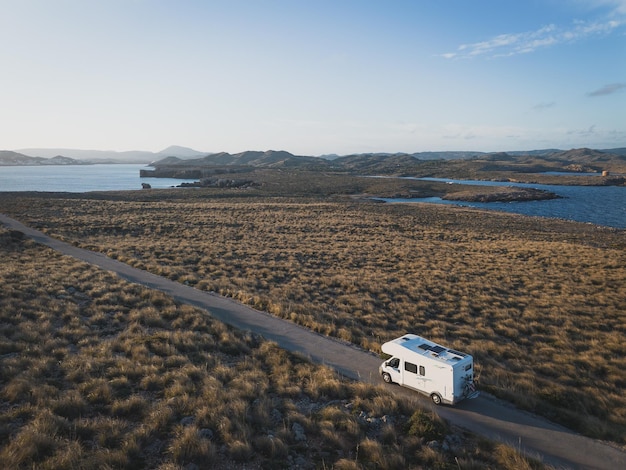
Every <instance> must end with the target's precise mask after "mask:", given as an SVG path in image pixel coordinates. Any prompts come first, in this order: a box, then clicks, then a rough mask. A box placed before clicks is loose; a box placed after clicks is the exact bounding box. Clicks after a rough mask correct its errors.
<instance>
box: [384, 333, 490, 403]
mask: <svg viewBox="0 0 626 470" xmlns="http://www.w3.org/2000/svg"><path fill="white" fill-rule="evenodd" d="M381 348H382V350H383V352H384V353H385V354H388V355H390V356H391V358H390V359H388V360H386V361H385V362H383V363H382V364H381V366H380V373H381V375H382V377H383V380H384V381H385V382H387V383H392V382H393V383H397V384H400V385H403V386H405V387H409V388H412V389H414V390H417V391H418V392H421V393H423V394H425V395H429V396H430V398H431V399H432V401H433V402H434V403H435V404H437V405H439V404H441V403H446V404H449V405H454V404H455V403H458V402H460V401H461V400H463V399H465V398H476V397H477V396H478V394H479V392H477V391H476V388H475V386H474V359H473V358H472V356H470V355H469V354H465V353H462V352H459V351H455V350H453V349H448V348H445V347H443V346H440V345H438V344H436V343H433V342H432V341H428V340H427V339H424V338H422V337H421V336H417V335H411V334H407V335H404V336H402V337H400V338H397V339H394V340H393V341H389V342H387V343H384V344H383V345H382V346H381Z"/></svg>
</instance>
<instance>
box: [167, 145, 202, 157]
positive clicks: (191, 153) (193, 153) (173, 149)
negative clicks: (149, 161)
mask: <svg viewBox="0 0 626 470" xmlns="http://www.w3.org/2000/svg"><path fill="white" fill-rule="evenodd" d="M206 154H207V152H198V151H197V150H194V149H192V148H189V147H181V146H180V145H170V146H169V147H168V148H166V149H163V150H161V151H160V152H157V155H162V156H164V157H179V158H195V157H199V156H201V155H206Z"/></svg>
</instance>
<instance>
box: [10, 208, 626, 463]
mask: <svg viewBox="0 0 626 470" xmlns="http://www.w3.org/2000/svg"><path fill="white" fill-rule="evenodd" d="M0 223H2V224H4V225H5V226H6V227H7V228H9V229H11V230H18V231H20V232H22V233H24V234H25V235H26V236H28V237H30V238H32V239H33V240H35V241H36V242H38V243H40V244H42V245H46V246H48V247H50V248H52V249H54V250H57V251H59V252H61V253H63V254H65V255H69V256H72V257H74V258H77V259H80V260H82V261H85V262H87V263H90V264H93V265H95V266H98V267H100V268H102V269H105V270H107V271H111V272H113V273H115V274H117V275H118V276H120V277H122V278H124V279H126V280H128V281H131V282H134V283H138V284H142V285H144V286H147V287H149V288H152V289H157V290H160V291H162V292H165V293H167V294H169V295H171V296H172V297H174V298H175V299H176V300H177V301H179V302H182V303H186V304H190V305H194V306H196V307H199V308H201V309H204V310H206V311H207V312H208V313H209V314H210V315H211V316H213V317H214V318H216V319H218V320H220V321H222V322H224V323H226V324H228V325H231V326H233V327H235V328H238V329H241V330H248V331H252V332H255V333H258V334H260V335H262V336H263V337H264V338H266V339H269V340H271V341H275V342H276V343H277V344H278V345H279V346H280V347H282V348H284V349H287V350H289V351H292V352H297V353H300V354H302V355H304V356H306V357H308V358H310V359H311V360H312V361H314V362H317V363H321V364H326V365H327V366H329V367H332V368H334V369H335V370H337V371H338V372H339V373H340V374H342V375H344V376H346V377H348V378H351V379H356V380H361V381H364V382H368V383H372V384H378V385H380V384H384V382H382V380H381V379H380V377H379V376H378V366H379V365H380V363H381V360H380V359H379V358H378V357H377V356H375V355H374V354H371V353H368V352H365V351H363V350H361V349H358V348H356V347H355V346H353V345H350V344H347V343H342V342H340V341H338V340H335V339H332V338H328V337H325V336H322V335H320V334H317V333H314V332H312V331H310V330H308V329H306V328H303V327H301V326H298V325H296V324H294V323H291V322H289V321H286V320H282V319H280V318H278V317H275V316H272V315H270V314H267V313H265V312H260V311H258V310H254V309H252V308H250V307H247V306H245V305H242V304H240V303H238V302H236V301H234V300H231V299H227V298H224V297H220V296H218V295H216V294H212V293H209V292H203V291H200V290H197V289H194V288H193V287H189V286H185V285H183V284H180V283H178V282H175V281H170V280H168V279H166V278H163V277H161V276H157V275H155V274H151V273H149V272H147V271H143V270H140V269H136V268H133V267H131V266H128V265H127V264H124V263H121V262H119V261H116V260H114V259H111V258H109V257H107V256H105V255H103V254H102V253H97V252H92V251H88V250H84V249H81V248H77V247H75V246H73V245H70V244H68V243H65V242H62V241H59V240H56V239H54V238H52V237H49V236H47V235H45V234H44V233H42V232H40V231H38V230H35V229H32V228H30V227H27V226H25V225H23V224H22V223H20V222H18V221H17V220H14V219H12V218H9V217H7V216H6V215H4V214H0ZM384 385H385V386H386V387H388V389H389V390H391V391H392V392H394V393H396V394H401V395H403V396H409V397H411V398H413V399H417V397H418V396H419V395H418V394H416V393H414V392H411V391H409V390H407V389H405V388H402V387H399V386H396V385H386V384H384ZM420 399H421V397H420ZM423 404H424V405H426V406H430V407H431V408H432V409H434V410H435V411H436V412H437V413H438V414H439V415H440V416H441V417H442V418H444V419H446V420H448V421H449V422H450V423H452V424H455V425H458V426H461V427H463V428H465V429H468V430H469V431H472V432H474V433H476V434H480V435H482V436H485V437H488V438H490V439H494V440H496V441H500V442H504V443H507V444H510V445H512V446H513V447H515V448H517V449H520V450H521V451H523V452H524V453H526V454H527V455H529V456H531V457H535V458H537V459H539V460H541V461H543V462H544V463H546V464H549V465H553V466H555V467H557V468H568V469H569V468H571V469H579V468H580V469H606V470H614V469H618V468H626V453H625V452H623V451H621V450H620V449H617V448H615V447H612V446H611V445H608V444H606V443H604V442H600V441H595V440H593V439H589V438H587V437H583V436H581V435H578V434H575V433H574V432H572V431H570V430H568V429H566V428H564V427H562V426H559V425H556V424H554V423H551V422H549V421H547V420H545V419H543V418H541V417H538V416H535V415H532V414H530V413H527V412H524V411H521V410H518V409H516V408H515V407H513V406H511V405H510V404H507V403H503V402H501V401H499V400H496V399H495V398H493V397H490V396H488V395H487V394H484V393H483V394H482V395H481V396H480V397H478V398H476V399H474V400H467V401H465V402H461V403H460V404H458V405H456V406H455V407H449V406H441V407H436V408H435V407H434V405H432V404H431V403H430V400H428V399H427V398H424V400H423Z"/></svg>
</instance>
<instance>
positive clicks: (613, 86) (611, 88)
mask: <svg viewBox="0 0 626 470" xmlns="http://www.w3.org/2000/svg"><path fill="white" fill-rule="evenodd" d="M624 88H626V83H609V84H608V85H604V86H603V87H602V88H598V89H597V90H594V91H590V92H589V93H587V96H604V95H612V94H613V93H617V92H618V91H620V90H622V89H624Z"/></svg>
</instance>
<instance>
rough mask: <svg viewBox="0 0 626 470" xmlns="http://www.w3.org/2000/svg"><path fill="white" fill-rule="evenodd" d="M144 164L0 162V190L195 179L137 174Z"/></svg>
mask: <svg viewBox="0 0 626 470" xmlns="http://www.w3.org/2000/svg"><path fill="white" fill-rule="evenodd" d="M151 169H152V168H151V167H148V166H146V164H143V163H142V164H104V163H103V164H95V165H37V166H0V191H44V192H69V193H85V192H89V191H126V190H133V189H137V190H141V189H142V186H141V184H142V183H148V184H149V185H150V186H151V187H153V188H157V189H159V188H171V187H175V186H177V185H180V184H181V183H186V182H193V181H197V180H186V179H176V178H140V177H139V170H151Z"/></svg>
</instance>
